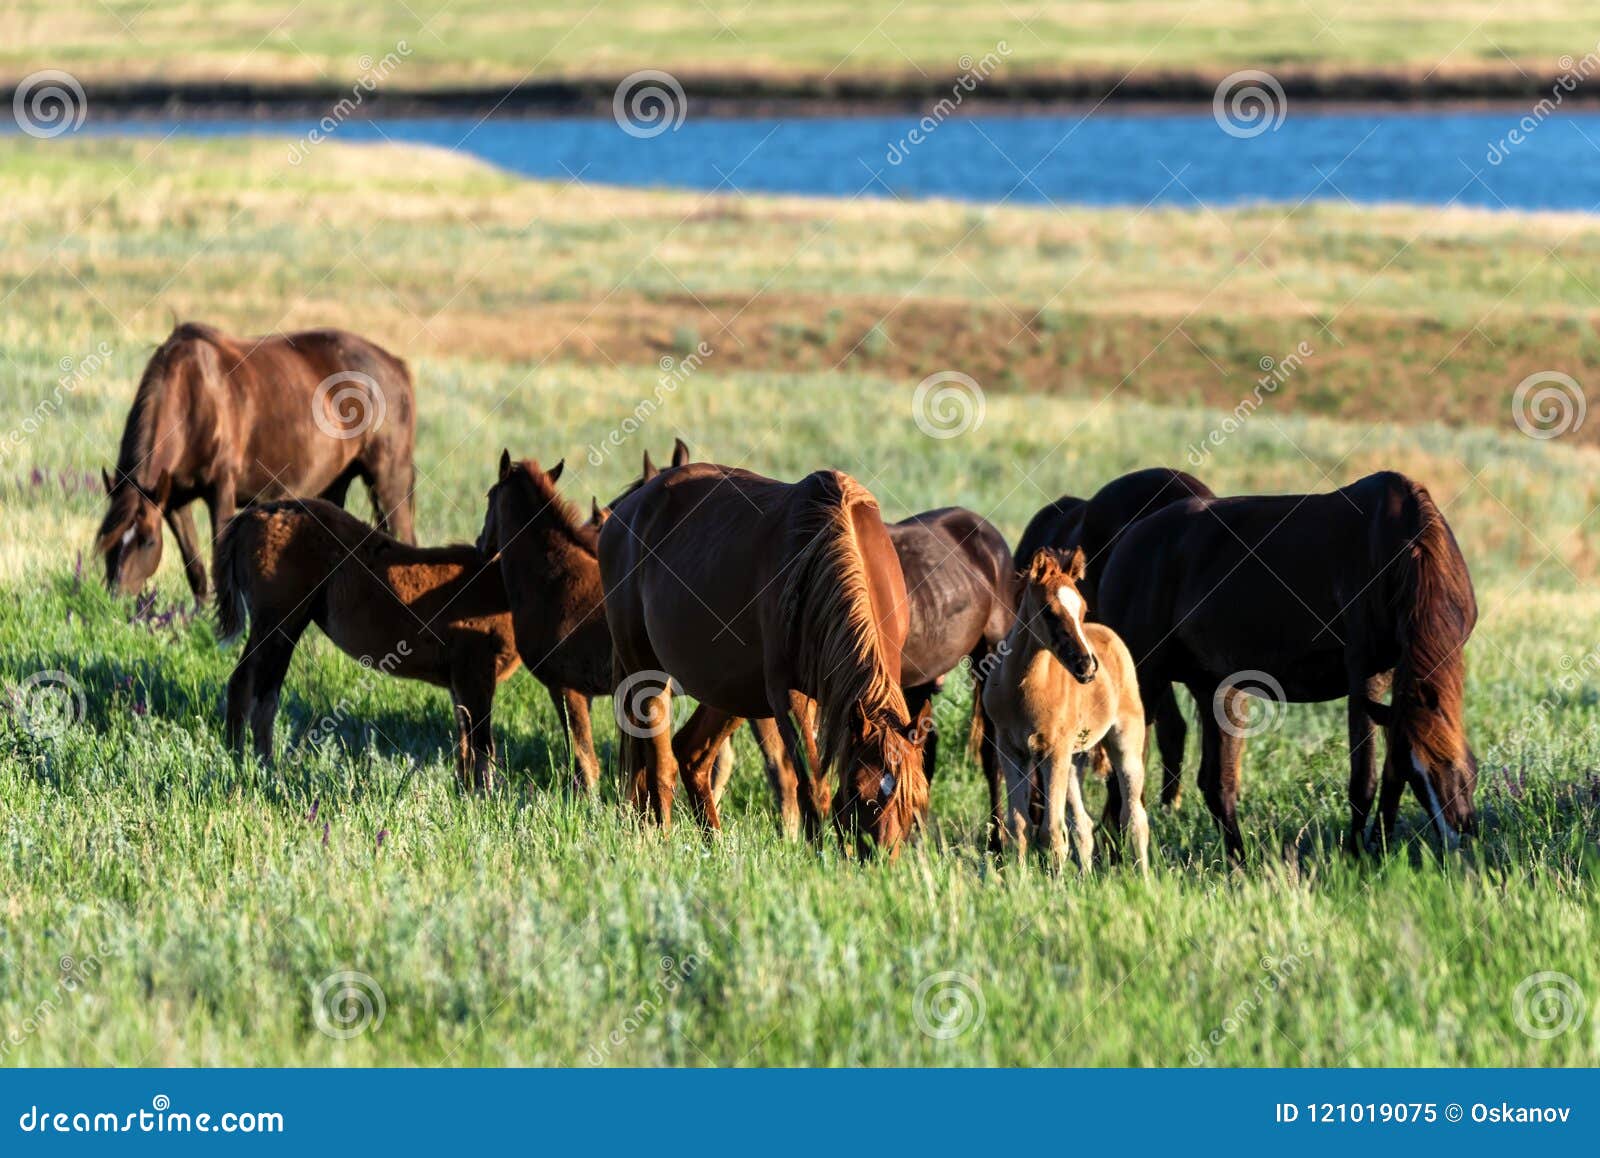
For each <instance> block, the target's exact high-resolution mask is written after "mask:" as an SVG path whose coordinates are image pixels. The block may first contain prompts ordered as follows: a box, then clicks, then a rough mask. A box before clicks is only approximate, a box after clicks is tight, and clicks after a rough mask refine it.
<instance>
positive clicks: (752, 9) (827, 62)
mask: <svg viewBox="0 0 1600 1158" xmlns="http://www.w3.org/2000/svg"><path fill="white" fill-rule="evenodd" d="M1592 16H1593V13H1592V10H1591V9H1590V7H1589V6H1587V5H1585V4H1583V3H1581V2H1580V0H1546V2H1545V3H1541V4H1539V5H1537V6H1536V7H1532V8H1529V7H1524V8H1519V9H1511V8H1506V7H1504V6H1503V5H1499V4H1496V3H1494V2H1493V0H1456V2H1455V3H1453V4H1451V5H1449V6H1448V7H1447V8H1443V9H1435V10H1432V11H1429V12H1428V14H1427V17H1426V19H1422V18H1419V17H1418V16H1417V15H1415V14H1413V13H1411V12H1408V11H1406V10H1405V9H1404V7H1397V6H1396V5H1393V4H1383V3H1378V2H1377V0H1355V2H1344V0H1313V2H1306V0H1235V2H1233V3H1230V4H1227V5H1205V4H1202V5H1182V4H1179V5H1174V4H1171V3H1166V2H1164V0H1093V2H1088V3H1080V2H1075V0H1045V2H1041V3H1030V4H1027V5H1016V6H1010V5H999V6H996V5H993V4H985V3H981V2H979V0H917V2H914V3H907V2H904V0H856V2H854V3H843V2H840V0H824V2H822V3H812V4H804V5H802V4H794V3H786V4H748V3H743V2H741V0H708V2H700V0H616V2H613V3H608V4H605V5H603V6H600V5H594V6H588V5H574V4H569V3H561V2H559V0H533V2H530V3H526V4H519V5H517V6H516V8H515V9H514V10H510V11H508V10H507V9H506V8H505V6H504V5H499V4H494V3H491V2H489V0H376V2H370V3H361V2H356V0H335V2H333V3H327V4H317V5H300V6H285V5H281V4H273V3H270V2H269V0H229V2H228V3H225V4H221V5H215V4H214V5H204V6H202V5H198V4H195V3H193V0H177V2H173V3H166V2H163V3H156V4H150V3H143V2H141V0H63V2H61V3H48V2H46V0H21V2H20V3H16V4H12V5H10V6H9V8H8V11H7V21H8V28H7V36H6V40H5V43H4V44H3V45H0V75H4V74H8V73H14V74H15V75H16V76H17V77H20V76H22V75H23V74H25V73H27V72H30V71H32V70H33V69H36V68H41V67H47V66H48V67H55V68H64V69H68V70H69V71H71V72H73V74H74V75H76V76H78V77H79V79H81V80H84V81H86V82H87V81H91V80H108V79H109V80H123V79H160V80H168V81H173V80H188V81H213V82H218V81H228V82H251V81H253V82H266V83H269V84H270V83H282V82H286V81H316V80H325V79H331V80H335V81H343V80H346V79H347V78H348V79H350V80H353V79H354V78H355V77H356V76H357V75H359V74H360V72H361V71H363V70H364V68H365V66H364V65H361V64H359V63H358V62H359V61H360V60H361V59H362V58H364V57H381V56H382V55H383V54H384V53H385V52H387V51H389V50H390V49H391V48H392V47H393V46H394V45H395V44H396V43H397V42H399V41H401V40H404V41H406V43H407V46H408V48H409V49H410V52H411V55H410V56H409V57H408V58H407V63H406V66H405V68H404V71H403V75H402V76H399V77H396V78H395V83H396V84H398V85H400V86H402V87H406V88H429V87H434V86H439V85H473V84H481V85H485V86H503V85H505V84H508V83H514V82H518V81H523V80H527V79H530V78H544V77H552V76H585V75H604V76H622V75H624V74H626V73H628V72H630V71H632V70H634V69H640V68H660V69H669V70H673V71H678V70H684V71H686V72H695V71H707V72H711V71H714V72H718V73H724V74H731V75H741V74H743V75H754V76H769V77H785V76H796V75H802V76H807V77H810V78H815V79H817V80H818V81H819V83H820V84H821V85H822V86H823V87H826V86H827V85H828V84H830V83H832V84H835V85H836V84H838V83H839V82H840V81H843V80H859V79H866V80H869V81H870V80H882V79H884V78H885V77H894V76H912V77H914V76H917V75H927V74H934V75H939V74H946V73H947V74H950V75H955V74H956V73H958V72H960V71H961V70H963V69H965V68H966V67H967V66H966V65H964V64H961V63H959V62H960V61H961V60H962V58H963V57H964V56H982V54H983V53H984V52H986V51H989V50H990V49H991V48H992V47H993V46H994V45H995V44H996V43H998V42H1000V41H1004V42H1005V43H1006V45H1007V47H1008V49H1009V51H1010V55H1009V57H1008V68H1010V69H1012V70H1026V71H1029V72H1036V73H1044V74H1050V73H1056V72H1071V71H1073V70H1075V69H1081V68H1085V67H1090V68H1112V69H1128V70H1147V71H1159V70H1161V69H1212V70H1215V69H1218V68H1222V69H1224V70H1226V69H1228V68H1243V67H1255V68H1262V67H1271V66H1274V65H1280V66H1281V65H1305V66H1309V67H1314V68H1320V69H1333V70H1337V69H1340V68H1350V67H1355V68H1362V67H1373V66H1381V67H1394V68H1400V69H1415V70H1416V71H1417V72H1419V73H1420V72H1423V71H1424V70H1436V69H1444V70H1445V71H1447V72H1448V71H1451V70H1455V71H1471V70H1475V69H1477V70H1483V69H1488V70H1508V69H1511V68H1513V67H1514V66H1517V65H1519V64H1520V65H1523V66H1527V67H1528V68H1529V71H1538V72H1548V71H1549V70H1550V69H1551V68H1553V67H1554V66H1555V62H1556V60H1557V58H1558V57H1560V56H1561V55H1562V54H1564V53H1565V54H1573V55H1576V56H1582V55H1583V54H1584V53H1586V52H1589V51H1590V50H1592V49H1593V48H1594V47H1595V39H1596V33H1595V30H1594V25H1593V19H1592Z"/></svg>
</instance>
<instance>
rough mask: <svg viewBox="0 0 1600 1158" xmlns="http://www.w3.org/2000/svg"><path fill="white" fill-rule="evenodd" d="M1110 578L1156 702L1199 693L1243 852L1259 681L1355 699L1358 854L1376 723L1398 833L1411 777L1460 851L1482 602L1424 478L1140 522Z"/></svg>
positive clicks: (1228, 502)
mask: <svg viewBox="0 0 1600 1158" xmlns="http://www.w3.org/2000/svg"><path fill="white" fill-rule="evenodd" d="M1102 579H1103V583H1102V596H1101V599H1100V604H1099V606H1098V608H1097V609H1096V612H1097V616H1098V618H1099V619H1100V621H1101V622H1102V623H1105V624H1106V625H1107V626H1109V627H1110V628H1111V629H1112V630H1113V631H1115V632H1116V633H1117V634H1118V635H1120V636H1121V637H1122V639H1123V641H1124V642H1125V643H1126V644H1127V645H1128V650H1129V651H1130V652H1132V654H1133V657H1134V661H1135V663H1136V664H1137V666H1138V671H1139V686H1140V692H1141V694H1142V695H1144V696H1145V697H1146V698H1145V702H1146V704H1147V705H1148V704H1149V703H1150V697H1151V696H1152V695H1156V694H1159V690H1160V689H1162V688H1170V686H1171V684H1172V683H1174V682H1177V683H1182V684H1184V685H1186V686H1187V687H1188V688H1189V690H1190V692H1191V693H1193V695H1194V697H1195V700H1196V701H1197V702H1198V703H1199V704H1200V708H1201V710H1200V724H1201V730H1202V733H1201V735H1202V740H1201V761H1200V776H1199V782H1200V789H1201V791H1202V792H1203V793H1204V795H1205V798H1206V804H1207V805H1208V806H1209V807H1210V809H1211V812H1212V815H1213V816H1215V817H1216V819H1217V821H1218V823H1219V824H1220V825H1221V827H1222V833H1223V841H1224V844H1225V846H1226V848H1227V851H1228V854H1229V856H1230V857H1232V858H1234V859H1238V858H1241V857H1242V855H1243V850H1244V845H1243V841H1242V840H1241V838H1240V835H1239V822H1238V817H1237V811H1236V805H1237V798H1238V791H1239V761H1240V756H1241V755H1242V753H1243V749H1244V738H1245V736H1246V735H1247V734H1248V731H1249V728H1248V720H1249V714H1248V706H1247V705H1246V704H1245V702H1244V697H1245V695H1246V692H1245V690H1243V689H1244V688H1245V687H1247V686H1253V687H1254V688H1256V689H1262V688H1265V689H1266V690H1267V692H1268V694H1270V695H1271V696H1273V697H1274V698H1276V699H1279V700H1283V701H1288V702H1317V701H1324V700H1331V699H1338V698H1339V697H1341V696H1347V697H1349V723H1350V837H1349V839H1350V844H1351V845H1352V847H1354V848H1359V847H1361V843H1362V840H1363V838H1364V836H1365V833H1366V828H1367V820H1368V817H1369V815H1370V812H1371V808H1372V803H1373V798H1374V796H1375V794H1376V792H1377V767H1376V746H1375V737H1374V724H1378V725H1383V726H1386V727H1387V729H1388V744H1387V757H1386V760H1385V764H1384V776H1383V791H1382V799H1381V801H1380V803H1379V818H1380V822H1381V825H1382V838H1383V840H1384V842H1387V841H1388V840H1389V839H1390V838H1391V837H1392V835H1393V831H1394V823H1395V817H1396V814H1397V812H1398V809H1399V804H1400V796H1401V794H1402V792H1403V791H1404V788H1405V785H1406V784H1407V783H1409V784H1410V785H1411V786H1412V788H1413V789H1414V790H1415V792H1416V795H1417V798H1418V799H1419V800H1420V801H1421V802H1422V804H1423V806H1424V807H1425V808H1426V809H1427V810H1428V814H1429V816H1430V818H1431V819H1432V821H1433V822H1434V823H1435V824H1436V825H1437V826H1438V828H1439V832H1440V835H1441V836H1442V837H1443V839H1444V840H1445V842H1446V843H1447V844H1453V843H1454V842H1455V840H1456V839H1457V838H1456V833H1457V832H1459V831H1470V830H1471V828H1472V826H1473V823H1474V814H1473V806H1472V797H1473V792H1474V790H1475V788H1476V785H1477V761H1476V758H1475V757H1474V756H1473V754H1472V750H1471V748H1470V747H1469V746H1468V744H1467V738H1466V732H1465V727H1464V724H1463V720H1462V689H1463V685H1464V682H1465V673H1466V662H1465V657H1464V648H1465V645H1466V642H1467V638H1468V636H1470V635H1471V634H1472V628H1473V625H1474V624H1475V623H1476V622H1477V603H1476V601H1475V599H1474V596H1473V591H1472V577H1471V575H1470V574H1469V572H1468V570H1467V564H1466V561H1465V560H1464V559H1463V558H1462V556H1461V550H1460V548H1459V547H1458V546H1457V545H1456V540H1455V536H1454V535H1453V534H1452V533H1451V531H1450V527H1449V525H1448V524H1447V523H1446V522H1445V520H1444V516H1443V515H1442V514H1440V512H1439V509H1438V507H1436V506H1435V505H1434V502H1433V499H1432V497H1431V496H1430V495H1429V494H1428V492H1427V490H1426V489H1425V488H1424V487H1422V486H1421V485H1420V484H1418V483H1416V482H1413V481H1412V480H1411V479H1409V478H1407V477H1406V476H1405V475H1402V474H1396V473H1393V472H1383V473H1380V474H1374V475H1369V476H1367V477H1366V478H1364V479H1361V480H1359V481H1357V482H1354V483H1351V484H1350V485H1349V486H1347V487H1343V488H1341V489H1340V490H1337V491H1334V492H1332V493H1330V494H1313V495H1269V496H1257V497H1245V498H1230V499H1216V498H1193V499H1187V500H1185V501H1183V502H1180V503H1174V504H1171V505H1169V506H1167V507H1165V508H1164V509H1162V510H1160V511H1158V512H1156V513H1155V514H1153V515H1150V516H1149V517H1147V518H1144V519H1141V520H1139V521H1138V522H1137V523H1135V524H1134V525H1133V526H1131V527H1129V528H1128V529H1127V531H1126V532H1124V533H1123V535H1122V536H1121V539H1120V541H1119V542H1118V543H1117V545H1116V547H1115V549H1114V550H1113V552H1112V555H1111V558H1110V561H1109V562H1108V564H1107V565H1106V568H1105V571H1104V574H1103V576H1102ZM1391 672H1392V673H1393V674H1392V686H1393V698H1392V702H1391V703H1390V704H1389V705H1388V706H1385V705H1383V704H1380V703H1378V702H1377V699H1376V697H1377V695H1379V694H1381V692H1382V688H1383V685H1384V684H1385V683H1386V682H1388V681H1389V679H1390V673H1391ZM1146 689H1148V691H1147V690H1146Z"/></svg>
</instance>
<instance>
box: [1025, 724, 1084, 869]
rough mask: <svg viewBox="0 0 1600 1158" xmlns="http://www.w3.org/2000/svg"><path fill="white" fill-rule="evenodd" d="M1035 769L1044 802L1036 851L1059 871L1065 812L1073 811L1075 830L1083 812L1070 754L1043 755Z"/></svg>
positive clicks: (1064, 842)
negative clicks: (1075, 797)
mask: <svg viewBox="0 0 1600 1158" xmlns="http://www.w3.org/2000/svg"><path fill="white" fill-rule="evenodd" d="M1037 768H1038V771H1039V779H1040V786H1039V788H1040V791H1039V795H1040V796H1042V797H1043V798H1044V817H1043V819H1042V822H1041V823H1040V824H1039V825H1038V826H1037V827H1036V828H1035V831H1036V832H1037V833H1038V837H1039V840H1038V843H1039V850H1040V852H1042V853H1044V855H1045V856H1046V857H1048V858H1049V860H1050V863H1051V865H1052V867H1055V868H1060V867H1061V865H1062V864H1064V863H1065V862H1066V859H1067V833H1066V827H1067V810H1068V809H1069V808H1071V810H1072V824H1073V828H1074V830H1076V828H1077V825H1078V813H1079V812H1081V811H1082V810H1083V799H1082V796H1081V794H1077V793H1075V792H1074V791H1073V786H1074V785H1075V784H1076V782H1077V775H1076V773H1075V769H1074V767H1073V760H1072V753H1071V752H1070V751H1067V752H1059V751H1055V750H1051V751H1049V752H1045V753H1042V754H1041V755H1040V756H1039V758H1038V763H1037ZM1075 795H1076V796H1077V797H1078V798H1077V800H1076V802H1074V800H1073V798H1074V796H1075ZM1013 807H1015V805H1014V804H1013ZM1085 823H1087V818H1085ZM1085 870H1087V862H1085Z"/></svg>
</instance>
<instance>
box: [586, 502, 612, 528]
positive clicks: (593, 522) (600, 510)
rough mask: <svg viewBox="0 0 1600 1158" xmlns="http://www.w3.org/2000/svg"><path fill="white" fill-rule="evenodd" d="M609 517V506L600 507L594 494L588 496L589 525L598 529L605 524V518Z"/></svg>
mask: <svg viewBox="0 0 1600 1158" xmlns="http://www.w3.org/2000/svg"><path fill="white" fill-rule="evenodd" d="M610 517H611V508H610V507H602V506H601V505H600V500H599V499H597V498H595V497H594V496H592V495H591V496H590V497H589V524H588V525H589V526H591V527H593V528H594V529H595V530H597V531H598V530H599V529H600V528H601V527H603V526H605V525H606V520H607V519H609V518H610Z"/></svg>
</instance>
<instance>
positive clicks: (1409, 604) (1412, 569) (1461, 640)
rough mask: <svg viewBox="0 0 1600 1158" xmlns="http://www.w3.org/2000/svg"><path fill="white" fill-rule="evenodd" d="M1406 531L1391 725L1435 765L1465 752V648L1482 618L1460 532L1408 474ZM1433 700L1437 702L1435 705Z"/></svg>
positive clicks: (1402, 480)
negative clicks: (1452, 530)
mask: <svg viewBox="0 0 1600 1158" xmlns="http://www.w3.org/2000/svg"><path fill="white" fill-rule="evenodd" d="M1393 482H1394V483H1395V484H1396V485H1399V486H1401V487H1402V488H1403V489H1404V492H1405V503H1404V507H1403V515H1402V517H1403V518H1404V520H1405V528H1404V533H1405V535H1406V536H1407V539H1406V542H1405V543H1404V545H1403V547H1402V550H1403V551H1404V558H1403V560H1402V572H1401V580H1400V591H1399V595H1400V602H1401V607H1400V614H1401V618H1400V643H1401V658H1400V663H1399V664H1398V666H1397V667H1396V668H1395V679H1394V726H1395V727H1396V728H1398V729H1399V730H1400V732H1401V734H1402V735H1403V736H1404V737H1405V740H1406V742H1407V743H1408V744H1409V745H1410V747H1411V748H1412V749H1415V750H1420V752H1421V754H1422V755H1423V756H1424V757H1425V758H1426V759H1427V760H1428V761H1429V762H1432V763H1439V764H1449V763H1452V762H1455V761H1459V760H1461V759H1462V758H1463V757H1464V756H1465V755H1466V749H1467V744H1466V734H1465V731H1464V729H1463V725H1462V693H1463V688H1464V685H1465V682H1466V657H1465V653H1464V651H1465V647H1466V643H1467V638H1468V637H1469V636H1470V635H1471V634H1472V629H1473V626H1474V625H1475V624H1476V623H1477V619H1478V605H1477V600H1476V599H1475V597H1474V595H1473V591H1472V576H1471V575H1470V574H1469V572H1468V571H1467V564H1466V560H1465V559H1463V558H1462V557H1461V551H1460V548H1458V547H1457V546H1456V541H1455V536H1454V535H1452V534H1451V533H1450V527H1449V525H1448V524H1447V523H1446V522H1445V521H1444V516H1443V515H1442V514H1441V513H1440V512H1439V508H1438V507H1437V506H1435V505H1434V501H1433V496H1431V495H1430V494H1429V493H1428V491H1427V488H1425V487H1423V486H1421V485H1420V484H1418V483H1416V482H1413V481H1412V480H1411V479H1409V478H1406V477H1405V476H1404V475H1396V476H1394V479H1393ZM1430 701H1432V702H1430Z"/></svg>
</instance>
